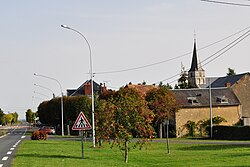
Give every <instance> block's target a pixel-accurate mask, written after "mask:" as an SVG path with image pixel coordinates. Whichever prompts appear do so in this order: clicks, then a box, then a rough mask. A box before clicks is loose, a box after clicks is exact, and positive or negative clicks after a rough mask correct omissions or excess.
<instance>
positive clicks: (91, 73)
mask: <svg viewBox="0 0 250 167" xmlns="http://www.w3.org/2000/svg"><path fill="white" fill-rule="evenodd" d="M61 27H62V28H65V29H68V30H72V31H74V32H76V33H78V34H79V35H81V37H82V38H83V39H84V40H85V41H86V43H87V45H88V48H89V60H90V75H91V76H90V78H91V80H90V81H91V104H92V137H93V139H92V143H93V147H95V113H94V112H95V106H94V88H93V66H92V54H91V47H90V44H89V42H88V40H87V38H86V37H85V36H84V35H83V34H82V33H81V32H80V31H78V30H75V29H73V28H71V27H69V26H67V25H61Z"/></svg>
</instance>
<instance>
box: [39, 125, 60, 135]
mask: <svg viewBox="0 0 250 167" xmlns="http://www.w3.org/2000/svg"><path fill="white" fill-rule="evenodd" d="M39 131H44V132H46V133H47V134H48V135H54V134H56V131H55V128H54V127H49V126H43V127H42V128H40V129H39Z"/></svg>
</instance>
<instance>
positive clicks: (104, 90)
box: [102, 83, 107, 93]
mask: <svg viewBox="0 0 250 167" xmlns="http://www.w3.org/2000/svg"><path fill="white" fill-rule="evenodd" d="M102 92H103V93H105V92H107V87H106V84H105V83H103V87H102Z"/></svg>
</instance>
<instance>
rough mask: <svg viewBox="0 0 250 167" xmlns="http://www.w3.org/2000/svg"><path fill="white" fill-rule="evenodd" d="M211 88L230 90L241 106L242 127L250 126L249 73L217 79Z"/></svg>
mask: <svg viewBox="0 0 250 167" xmlns="http://www.w3.org/2000/svg"><path fill="white" fill-rule="evenodd" d="M211 87H212V88H222V87H228V88H230V89H232V91H233V92H234V94H235V95H236V96H237V98H238V99H239V101H240V103H241V106H242V120H243V125H247V126H249V125H250V73H249V72H248V73H243V74H237V75H229V76H225V77H219V78H217V79H216V80H215V81H214V82H212V84H211Z"/></svg>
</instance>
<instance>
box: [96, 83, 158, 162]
mask: <svg viewBox="0 0 250 167" xmlns="http://www.w3.org/2000/svg"><path fill="white" fill-rule="evenodd" d="M107 97H108V98H107ZM107 97H106V100H105V101H103V102H102V107H100V108H99V111H96V115H97V117H96V118H98V120H97V123H96V124H97V133H100V132H101V133H102V134H101V135H102V136H101V137H102V138H103V139H104V140H108V141H112V146H114V145H117V146H118V147H119V148H120V150H121V151H124V152H123V153H124V161H125V162H128V153H129V143H130V140H131V139H132V138H133V137H137V138H139V139H141V140H139V141H138V143H137V144H140V146H142V145H143V144H144V143H145V142H146V141H147V140H146V139H150V138H152V137H153V134H154V129H153V127H152V126H151V122H152V120H153V119H154V114H153V112H152V111H150V110H149V109H148V108H147V105H146V102H145V100H144V99H143V98H142V97H141V96H140V95H139V93H138V92H137V91H136V90H135V89H132V88H127V87H126V88H121V89H120V90H118V91H117V92H115V93H113V94H112V95H110V96H107ZM100 124H101V126H100ZM99 135H100V134H99ZM98 137H100V136H98Z"/></svg>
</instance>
